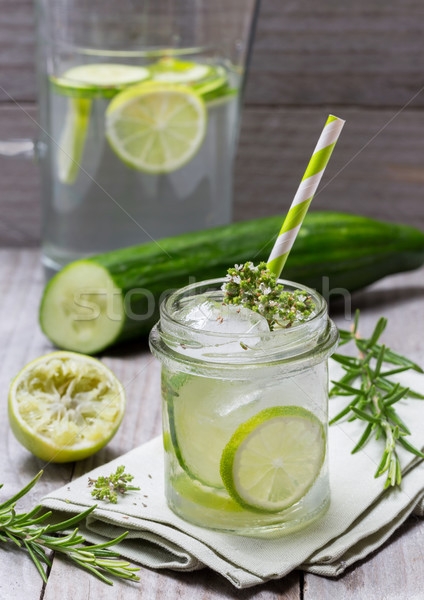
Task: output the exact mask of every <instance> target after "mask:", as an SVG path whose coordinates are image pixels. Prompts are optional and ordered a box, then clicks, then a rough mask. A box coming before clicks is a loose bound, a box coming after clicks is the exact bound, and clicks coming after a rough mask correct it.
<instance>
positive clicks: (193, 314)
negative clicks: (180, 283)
mask: <svg viewBox="0 0 424 600" xmlns="http://www.w3.org/2000/svg"><path fill="white" fill-rule="evenodd" d="M178 321H179V322H180V323H183V324H185V325H189V326H190V327H193V328H194V329H199V330H202V331H205V332H210V333H225V334H229V335H231V334H235V335H237V336H238V335H241V334H257V335H260V334H263V333H269V326H268V322H267V320H266V319H265V317H263V316H262V315H260V314H258V313H256V312H254V311H252V310H249V309H248V308H245V307H243V306H234V305H228V304H221V303H220V302H215V301H212V300H205V299H204V298H202V296H199V297H198V298H197V299H196V300H193V301H191V302H190V303H189V304H188V305H187V306H186V307H185V308H184V309H183V310H182V311H180V312H179V314H178Z"/></svg>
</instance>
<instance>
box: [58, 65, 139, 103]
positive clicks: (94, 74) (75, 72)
mask: <svg viewBox="0 0 424 600" xmlns="http://www.w3.org/2000/svg"><path fill="white" fill-rule="evenodd" d="M149 77H150V73H149V70H148V69H146V68H144V67H137V66H133V65H120V64H106V63H99V64H92V65H79V66H78V67H73V68H72V69H69V70H68V71H65V73H63V75H61V76H60V77H50V82H51V84H52V85H53V89H54V91H55V92H56V93H58V94H62V95H65V96H77V97H84V98H94V97H99V96H100V97H104V98H111V97H112V96H115V95H116V94H117V93H118V92H120V91H121V90H123V89H125V88H127V87H128V86H130V85H134V84H136V83H140V82H141V81H144V80H145V79H148V78H149Z"/></svg>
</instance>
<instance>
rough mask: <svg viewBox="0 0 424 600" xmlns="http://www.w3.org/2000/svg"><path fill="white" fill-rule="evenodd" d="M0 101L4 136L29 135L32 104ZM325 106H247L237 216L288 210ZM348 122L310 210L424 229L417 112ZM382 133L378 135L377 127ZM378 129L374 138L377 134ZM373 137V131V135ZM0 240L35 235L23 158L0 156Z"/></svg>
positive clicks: (32, 239) (34, 202)
mask: <svg viewBox="0 0 424 600" xmlns="http://www.w3.org/2000/svg"><path fill="white" fill-rule="evenodd" d="M25 111H26V113H27V114H26V113H25V112H23V111H22V110H21V109H19V108H18V107H10V106H3V107H1V106H0V130H2V131H3V132H4V135H6V136H7V135H10V136H12V135H14V136H15V137H16V136H20V137H25V136H33V135H34V134H35V130H36V126H35V125H34V122H33V121H32V120H31V118H29V117H28V114H29V115H31V116H32V117H34V118H35V117H36V113H35V110H34V107H33V106H25ZM327 112H328V109H325V110H324V109H321V108H312V109H311V108H305V109H300V108H299V109H288V108H285V109H283V108H281V109H278V110H276V109H269V108H252V107H247V108H246V109H245V111H244V115H243V123H242V130H241V138H240V145H239V150H238V156H237V161H236V168H235V190H234V193H235V218H236V219H237V220H241V219H246V218H250V217H252V218H253V217H259V216H264V215H269V214H273V213H281V214H283V213H284V211H285V210H287V209H288V207H289V205H290V202H291V200H292V198H293V195H294V193H295V191H296V188H297V186H298V184H299V181H300V179H301V177H302V175H303V171H304V169H305V166H306V164H307V161H308V159H309V156H310V154H311V153H312V150H313V148H314V146H315V143H316V140H317V138H318V135H319V132H320V131H321V128H322V124H323V122H324V120H325V117H326V115H327ZM338 114H339V115H340V116H341V117H344V118H346V120H347V123H346V126H345V129H344V131H343V134H342V136H341V138H340V141H339V142H338V145H337V151H336V152H335V153H334V155H333V157H332V159H331V162H330V164H329V166H328V169H327V171H326V173H325V175H324V179H323V182H322V185H321V187H320V190H319V191H318V194H317V195H316V197H315V200H314V202H313V206H312V208H313V209H314V210H326V209H331V210H340V211H346V212H355V213H360V214H364V215H368V216H372V217H377V218H382V219H387V220H391V221H399V222H403V223H409V224H411V225H416V226H418V227H424V210H423V209H422V197H423V190H424V168H423V166H422V164H421V163H422V160H421V157H422V156H424V137H423V135H422V132H421V129H420V128H419V127H417V118H418V117H417V112H416V111H415V110H405V111H403V112H402V113H401V114H400V115H399V116H397V117H395V118H394V119H393V120H392V121H390V120H391V119H392V118H393V116H394V114H395V111H392V110H380V111H374V110H368V109H366V110H365V109H352V108H349V109H347V108H345V109H343V110H342V111H341V112H339V113H338ZM380 130H382V131H381V133H380V134H378V132H379V131H380ZM377 134H378V135H377ZM376 135H377V137H375V139H373V138H374V136H376ZM0 180H1V181H2V190H1V195H0V203H1V207H2V216H1V219H0V245H2V246H24V245H25V246H30V245H36V244H38V242H39V239H40V206H39V205H40V200H39V196H40V191H39V190H40V187H39V172H38V168H37V166H36V165H35V164H33V163H32V162H31V161H30V160H28V159H18V158H15V159H13V158H7V159H6V158H0Z"/></svg>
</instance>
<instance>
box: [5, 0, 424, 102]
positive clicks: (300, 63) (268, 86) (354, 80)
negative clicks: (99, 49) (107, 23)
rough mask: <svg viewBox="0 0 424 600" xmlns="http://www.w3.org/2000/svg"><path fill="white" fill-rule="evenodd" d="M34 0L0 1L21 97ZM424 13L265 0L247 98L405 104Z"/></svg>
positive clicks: (372, 4)
mask: <svg viewBox="0 0 424 600" xmlns="http://www.w3.org/2000/svg"><path fill="white" fill-rule="evenodd" d="M32 4H33V3H32V1H31V0H1V2H0V72H1V79H0V85H1V86H2V87H4V89H5V90H6V91H7V92H8V94H10V95H11V96H12V97H14V98H16V99H17V100H27V101H28V100H34V99H35V75H34V28H33V6H32ZM423 17H424V7H423V5H422V3H421V2H420V1H419V0H407V1H404V2H392V3H382V2H381V1H380V0H360V1H359V2H355V3H349V4H346V3H340V2H339V1H338V0H326V1H325V2H321V3H319V4H317V3H316V2H314V0H299V1H298V2H281V0H262V8H261V13H260V19H259V23H258V28H257V36H256V43H255V47H254V53H253V60H252V64H251V73H250V80H249V85H248V89H247V102H248V103H250V104H267V105H270V104H273V105H289V104H295V105H298V104H300V105H317V104H330V105H331V104H344V105H352V104H358V105H373V106H392V105H403V104H404V103H405V102H408V101H409V100H410V98H411V96H412V95H413V94H414V93H415V92H417V91H418V90H419V89H420V87H421V86H422V85H423V76H422V69H421V63H422V37H423V33H424V18H423ZM0 92H1V90H0ZM9 100H10V98H9V97H8V96H7V95H6V94H5V93H4V92H1V93H0V101H3V102H8V101H9ZM414 104H415V105H416V106H423V104H424V95H423V94H421V95H420V96H419V97H417V98H416V100H415V101H414Z"/></svg>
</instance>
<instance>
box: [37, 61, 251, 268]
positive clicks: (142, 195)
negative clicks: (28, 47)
mask: <svg viewBox="0 0 424 600" xmlns="http://www.w3.org/2000/svg"><path fill="white" fill-rule="evenodd" d="M79 58H80V60H79V62H76V61H75V57H74V60H73V61H72V63H70V67H69V68H68V69H65V70H64V72H63V73H61V74H60V75H59V76H58V77H55V78H53V77H45V80H44V81H43V82H42V86H43V87H44V91H42V94H44V96H45V98H46V99H47V102H46V106H47V107H48V108H47V109H45V111H44V119H43V120H44V129H45V130H46V135H48V136H49V137H50V141H52V142H53V143H49V144H46V145H45V147H46V151H45V152H46V153H47V154H46V155H45V156H44V157H43V161H42V163H43V168H44V169H45V173H44V177H43V180H44V190H43V192H44V208H43V262H44V265H45V267H46V269H47V271H48V272H52V273H54V272H56V271H57V270H59V269H60V268H61V267H63V266H64V265H65V264H67V263H68V262H70V261H72V260H76V259H78V258H82V257H85V256H88V255H92V254H96V253H100V252H105V251H109V250H114V249H117V248H121V247H125V246H130V245H133V244H140V243H144V242H149V241H152V239H159V238H161V237H165V236H171V235H176V234H179V233H182V232H185V231H193V230H198V229H203V228H207V227H213V226H216V225H222V224H226V223H228V222H230V220H231V194H232V168H233V159H234V151H235V144H236V138H237V126H238V118H239V107H240V99H239V82H240V78H241V74H240V73H239V72H238V71H237V70H236V69H235V68H234V67H232V66H231V65H230V64H228V62H226V61H223V60H219V59H215V58H214V59H211V58H210V57H206V56H202V54H201V53H200V54H199V53H198V52H197V53H196V54H195V55H193V54H188V53H184V54H183V55H179V56H175V55H172V56H169V55H166V54H165V53H163V54H162V55H158V53H156V54H155V56H151V55H149V56H148V55H137V56H134V55H131V57H129V56H127V57H125V56H124V57H123V53H122V52H121V53H119V55H117V56H114V55H113V54H111V53H109V54H108V56H107V57H105V56H101V57H94V58H95V60H97V61H98V62H93V56H83V55H81V56H80V57H79ZM88 61H90V62H88ZM152 140H153V141H152Z"/></svg>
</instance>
